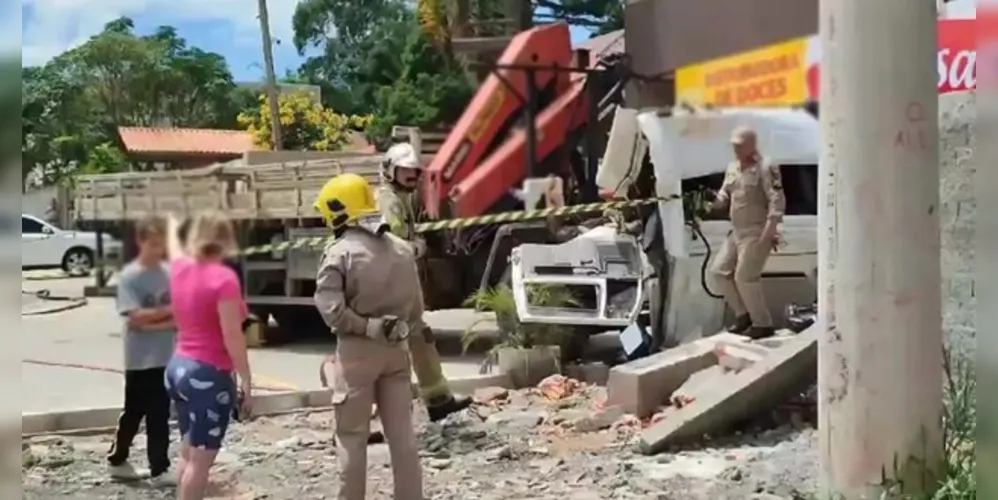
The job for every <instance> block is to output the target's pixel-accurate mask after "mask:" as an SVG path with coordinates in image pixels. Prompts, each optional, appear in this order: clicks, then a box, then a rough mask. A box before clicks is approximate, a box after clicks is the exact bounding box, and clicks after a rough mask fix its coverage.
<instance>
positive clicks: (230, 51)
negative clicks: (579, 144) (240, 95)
mask: <svg viewBox="0 0 998 500" xmlns="http://www.w3.org/2000/svg"><path fill="white" fill-rule="evenodd" d="M0 3H3V4H7V3H8V1H6V0H4V1H2V2H0ZM9 3H10V4H13V2H9ZM296 4H297V0H270V1H269V2H268V6H269V11H270V25H271V32H272V33H273V36H274V39H275V40H276V41H277V43H276V46H275V48H274V65H275V68H276V69H277V73H278V75H283V74H284V72H285V70H286V69H294V68H297V67H298V65H299V64H300V63H301V58H300V57H299V56H298V54H297V53H296V52H295V49H294V46H293V44H292V42H291V39H292V31H291V16H292V14H293V13H294V7H295V5H296ZM12 6H13V5H11V7H12ZM256 6H257V0H21V32H22V36H23V41H19V42H20V43H22V48H21V57H22V60H21V64H22V65H25V66H29V65H35V64H42V63H44V62H46V61H48V60H49V59H51V58H52V57H54V56H56V55H58V54H60V53H62V52H63V51H65V50H66V49H68V48H71V47H74V46H77V45H79V44H81V43H83V42H84V41H86V40H87V38H89V37H90V36H92V35H94V34H95V33H98V32H99V31H100V30H101V28H102V27H103V26H104V24H105V23H107V22H108V21H111V20H113V19H116V18H118V17H121V16H127V17H130V18H132V19H133V20H134V21H135V27H136V30H137V31H138V32H139V33H148V32H150V31H152V30H153V29H155V28H156V27H157V26H161V25H171V26H174V27H176V28H177V31H178V32H179V34H180V36H182V37H184V38H186V39H187V41H188V43H189V44H192V45H196V46H198V47H201V48H202V49H205V50H210V51H213V52H218V53H220V54H222V55H224V56H225V57H226V59H227V60H228V61H229V65H230V66H231V68H232V73H233V75H234V76H235V77H236V79H237V80H238V81H258V80H262V79H263V75H264V69H263V65H262V61H263V55H262V49H261V45H260V43H261V42H260V30H259V21H257V19H256V11H257V10H256ZM3 9H4V7H0V16H2V14H3ZM11 14H13V13H11ZM4 17H5V20H3V21H0V29H2V28H3V27H4V26H6V25H7V24H13V23H11V22H10V21H11V20H12V18H13V16H4ZM2 31H3V32H13V31H14V30H12V29H3V30H2ZM3 36H5V35H0V37H3ZM6 36H12V35H6ZM573 37H574V38H577V39H585V38H588V33H587V32H586V31H585V30H575V31H574V32H573ZM14 43H17V42H14V41H13V40H3V38H0V47H10V46H12V45H14Z"/></svg>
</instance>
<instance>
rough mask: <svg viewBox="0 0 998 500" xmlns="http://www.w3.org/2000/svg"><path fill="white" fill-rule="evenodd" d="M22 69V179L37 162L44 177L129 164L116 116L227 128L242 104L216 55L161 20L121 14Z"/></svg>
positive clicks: (131, 122)
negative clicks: (152, 24)
mask: <svg viewBox="0 0 998 500" xmlns="http://www.w3.org/2000/svg"><path fill="white" fill-rule="evenodd" d="M21 76H22V82H23V84H22V94H21V95H22V99H21V104H22V107H21V119H22V124H23V126H22V129H21V158H22V180H24V179H25V178H27V176H28V174H29V173H30V172H36V173H38V177H39V179H38V180H39V181H40V182H42V183H45V184H50V183H54V182H59V181H60V180H62V179H63V178H65V177H67V176H71V175H72V174H74V173H75V172H78V171H80V170H81V169H84V168H87V169H89V170H94V169H97V170H99V171H102V172H103V171H108V169H111V170H112V171H113V170H114V169H124V168H127V167H128V163H127V162H126V161H123V160H124V158H125V156H124V154H123V150H122V149H121V145H120V139H119V137H118V134H117V127H119V126H177V127H219V128H235V127H237V125H238V124H237V121H236V117H237V116H238V114H239V112H240V111H241V110H243V109H244V108H245V107H246V106H247V95H246V94H245V92H240V91H239V90H237V89H236V87H235V85H234V83H233V81H232V74H231V73H230V71H229V68H228V65H227V64H226V61H225V59H224V58H223V57H222V56H220V55H218V54H214V53H211V52H206V51H203V50H201V49H199V48H197V47H190V46H188V45H187V42H186V41H185V40H184V39H183V38H180V37H179V36H178V35H177V32H176V30H175V29H174V28H172V27H168V26H164V27H160V28H158V29H157V30H156V31H155V32H153V33H152V34H150V35H146V36H140V35H137V34H136V33H135V32H134V24H133V23H132V21H131V20H130V19H128V18H120V19H116V20H114V21H112V22H110V23H108V24H107V25H105V27H104V30H103V31H101V32H100V33H98V34H96V35H94V36H93V37H91V38H90V39H89V40H88V41H87V42H86V43H84V44H83V45H80V46H79V47H76V48H74V49H71V50H69V51H67V52H65V53H63V54H60V55H59V56H57V57H55V58H54V59H53V60H51V61H49V62H48V63H47V64H45V65H44V66H41V67H35V68H23V69H22V73H21ZM253 100H255V96H250V97H249V101H250V102H252V101H253ZM253 104H255V102H254V103H253ZM107 148H117V150H118V151H117V153H118V154H115V153H113V152H112V151H110V150H108V149H107ZM134 167H141V165H135V166H134Z"/></svg>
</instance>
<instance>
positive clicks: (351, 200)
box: [315, 174, 378, 229]
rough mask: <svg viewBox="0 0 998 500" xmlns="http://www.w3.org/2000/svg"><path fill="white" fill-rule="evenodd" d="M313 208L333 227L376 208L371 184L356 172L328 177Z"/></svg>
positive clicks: (367, 213) (355, 218) (337, 226)
mask: <svg viewBox="0 0 998 500" xmlns="http://www.w3.org/2000/svg"><path fill="white" fill-rule="evenodd" d="M315 209H316V210H318V211H319V213H320V214H322V218H323V219H324V220H325V221H326V225H328V226H330V227H332V228H333V229H338V228H340V227H343V226H344V225H346V224H349V223H350V222H353V221H355V220H357V219H359V218H361V217H363V216H365V215H369V214H372V213H375V212H377V210H378V208H377V205H376V204H375V201H374V190H373V189H372V188H371V184H370V183H368V182H367V179H364V178H363V177H361V176H359V175H357V174H340V175H337V176H336V177H333V178H332V179H330V180H329V182H327V183H326V185H325V186H322V189H321V190H320V191H319V196H318V197H317V198H316V199H315Z"/></svg>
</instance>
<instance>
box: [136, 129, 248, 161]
mask: <svg viewBox="0 0 998 500" xmlns="http://www.w3.org/2000/svg"><path fill="white" fill-rule="evenodd" d="M118 134H120V135H121V142H122V143H123V144H124V145H125V149H126V150H127V151H128V152H129V153H145V154H150V153H161V154H183V155H203V156H225V155H241V154H243V153H245V152H246V151H255V150H260V149H262V148H260V147H258V146H256V145H254V144H253V137H252V136H250V134H249V132H244V131H241V130H216V129H197V128H169V127H166V128H155V127H118Z"/></svg>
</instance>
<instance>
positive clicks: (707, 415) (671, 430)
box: [640, 327, 818, 454]
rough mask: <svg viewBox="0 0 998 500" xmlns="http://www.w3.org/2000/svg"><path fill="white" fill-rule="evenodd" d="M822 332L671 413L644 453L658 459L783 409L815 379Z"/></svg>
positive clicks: (809, 333)
mask: <svg viewBox="0 0 998 500" xmlns="http://www.w3.org/2000/svg"><path fill="white" fill-rule="evenodd" d="M817 335H818V329H817V328H816V327H811V328H809V329H807V330H805V331H804V332H802V333H800V334H799V335H797V336H796V337H794V338H793V339H792V340H790V341H788V342H787V343H786V345H784V346H783V347H781V348H779V349H776V350H774V351H773V352H772V353H771V354H770V355H768V356H766V357H765V358H763V359H761V360H759V361H758V362H756V363H754V364H753V365H752V366H750V367H748V368H746V369H745V370H743V371H742V372H740V373H737V374H733V375H731V376H730V377H727V378H726V379H725V383H724V384H719V385H718V387H717V389H716V390H712V391H708V392H705V393H702V394H698V396H697V399H696V400H694V401H692V402H691V403H690V404H689V405H687V406H684V407H683V408H678V409H674V408H670V409H668V410H666V416H665V418H664V419H662V421H661V422H659V423H657V424H655V425H653V426H651V427H649V428H648V429H646V430H645V431H644V432H643V433H642V435H641V443H640V446H641V451H642V452H643V453H645V454H654V453H658V452H660V451H662V450H664V449H666V448H667V447H669V446H671V445H674V444H681V443H683V442H686V441H690V440H695V439H699V438H701V437H702V436H704V435H705V434H714V433H718V432H722V431H724V430H726V428H727V427H728V426H730V425H731V424H733V423H735V422H736V421H738V420H741V419H743V418H747V417H751V416H752V415H754V414H758V413H759V412H762V411H765V410H767V409H769V408H772V407H774V406H776V405H779V404H780V403H782V402H783V401H785V400H786V399H787V398H789V397H792V396H793V395H794V394H797V393H799V392H801V391H802V390H804V389H805V388H806V387H808V386H809V385H810V384H813V383H814V381H815V379H816V378H817V364H818V346H817Z"/></svg>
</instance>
